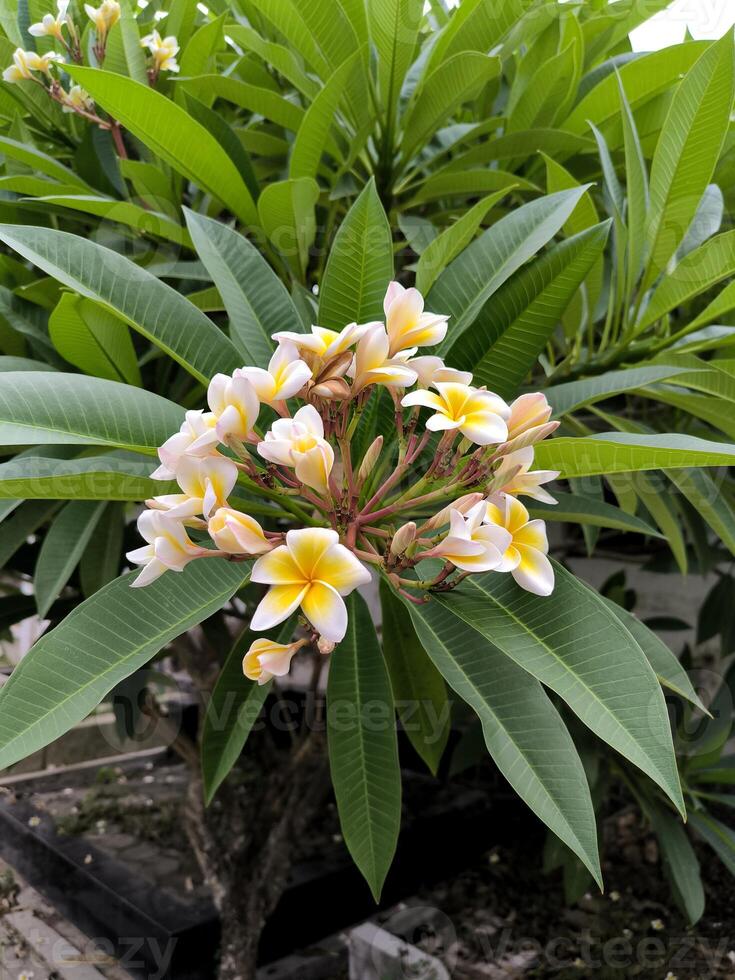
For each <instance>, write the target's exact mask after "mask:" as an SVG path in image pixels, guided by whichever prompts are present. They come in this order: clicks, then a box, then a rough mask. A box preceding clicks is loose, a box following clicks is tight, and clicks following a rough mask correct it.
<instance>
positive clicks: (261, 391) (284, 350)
mask: <svg viewBox="0 0 735 980" xmlns="http://www.w3.org/2000/svg"><path fill="white" fill-rule="evenodd" d="M235 377H243V378H247V380H248V381H249V382H250V384H251V385H252V386H253V388H254V389H255V393H256V395H257V396H258V398H259V399H260V400H261V402H265V404H266V405H272V404H273V403H274V402H277V401H284V400H285V399H287V398H293V396H294V395H297V394H298V393H299V392H300V391H301V389H302V388H303V387H304V385H305V384H306V382H307V381H310V380H311V368H310V367H309V365H308V364H307V363H306V362H305V361H302V360H301V359H300V358H299V351H298V348H297V346H296V344H293V343H291V342H290V341H288V340H287V341H283V343H281V344H279V345H278V347H277V348H276V351H275V353H274V354H273V356H272V357H271V359H270V362H269V364H268V369H267V370H266V369H265V368H259V367H244V368H239V369H238V370H237V371H235Z"/></svg>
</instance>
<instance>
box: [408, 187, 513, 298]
mask: <svg viewBox="0 0 735 980" xmlns="http://www.w3.org/2000/svg"><path fill="white" fill-rule="evenodd" d="M510 190H512V188H510V187H509V188H507V189H503V190H500V191H496V193H495V194H488V196H487V197H484V198H483V199H482V200H481V201H478V202H477V204H475V205H473V206H472V207H471V208H470V209H469V211H467V212H466V214H463V215H462V216H461V217H460V218H458V219H457V221H455V223H454V224H453V225H450V226H449V227H448V228H445V229H444V231H443V232H441V234H439V235H437V237H436V238H434V239H433V240H432V241H431V242H430V243H429V244H428V246H427V247H426V249H425V250H424V251H423V253H422V254H421V258H420V259H419V261H418V265H417V266H416V289H418V290H419V292H420V293H424V294H426V293H428V292H429V290H430V289H431V287H432V286H433V284H434V282H435V281H436V278H437V276H438V275H439V274H440V273H441V272H443V271H444V269H445V268H446V267H447V266H448V265H449V263H450V262H451V261H452V259H455V258H456V257H457V256H458V255H459V253H460V252H461V251H462V249H464V248H466V247H467V246H468V245H469V243H470V242H471V241H472V239H473V238H474V237H475V234H476V233H477V229H478V228H479V227H480V225H481V224H482V222H483V219H484V218H485V215H486V214H487V213H488V211H489V210H490V209H491V208H492V207H493V206H494V205H495V204H497V203H498V201H500V200H502V199H503V198H504V197H505V195H506V194H507V193H508V191H510Z"/></svg>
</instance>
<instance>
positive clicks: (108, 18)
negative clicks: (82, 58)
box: [84, 0, 120, 41]
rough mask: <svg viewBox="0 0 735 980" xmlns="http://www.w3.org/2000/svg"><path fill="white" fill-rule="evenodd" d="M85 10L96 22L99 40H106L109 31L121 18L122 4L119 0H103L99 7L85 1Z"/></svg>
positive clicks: (95, 27) (95, 26) (93, 21)
mask: <svg viewBox="0 0 735 980" xmlns="http://www.w3.org/2000/svg"><path fill="white" fill-rule="evenodd" d="M84 12H85V13H86V15H87V17H89V19H90V20H91V21H92V23H93V24H94V29H95V31H96V32H97V40H98V41H104V39H105V38H106V37H107V35H108V33H109V32H110V31H111V30H112V28H113V27H114V26H115V24H117V22H118V21H119V20H120V4H119V3H117V0H102V3H101V4H100V5H99V7H93V6H92V5H91V4H90V3H85V4H84Z"/></svg>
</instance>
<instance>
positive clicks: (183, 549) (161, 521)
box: [126, 510, 211, 588]
mask: <svg viewBox="0 0 735 980" xmlns="http://www.w3.org/2000/svg"><path fill="white" fill-rule="evenodd" d="M138 533H139V534H140V536H141V537H142V538H143V540H144V541H147V542H148V543H147V544H146V545H144V546H143V547H142V548H136V549H135V551H129V552H128V553H127V555H126V557H127V559H128V561H130V562H132V563H133V564H134V565H143V566H145V567H144V568H143V570H142V572H141V573H140V575H138V577H137V578H136V580H135V581H134V582H133V583H132V585H133V586H134V587H135V588H140V586H143V585H148V584H149V583H151V582H153V581H154V579H157V578H158V577H159V576H161V575H163V573H164V572H165V571H167V570H169V569H170V570H171V571H172V572H181V571H183V570H184V568H185V567H186V566H187V565H188V564H189V562H190V561H192V560H193V559H194V558H201V557H202V556H203V555H207V554H211V552H209V551H208V550H207V548H200V547H199V546H198V545H195V544H194V542H193V541H191V540H190V538H189V535H188V534H187V533H186V529H185V528H184V526H183V524H182V523H181V521H178V520H176V519H175V518H173V517H171V515H170V514H164V513H162V512H161V511H156V510H146V511H143V513H142V514H141V515H140V517H139V518H138Z"/></svg>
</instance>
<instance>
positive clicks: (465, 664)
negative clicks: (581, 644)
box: [407, 599, 602, 883]
mask: <svg viewBox="0 0 735 980" xmlns="http://www.w3.org/2000/svg"><path fill="white" fill-rule="evenodd" d="M407 605H408V604H407ZM409 611H410V614H411V619H412V620H413V624H414V626H415V628H416V633H417V635H418V637H419V640H420V641H421V643H422V645H423V647H424V649H425V650H426V652H427V653H428V654H429V656H430V657H431V659H432V660H433V661H434V663H435V664H436V666H437V668H438V669H439V671H440V672H441V673H442V674H443V675H444V679H445V680H446V682H447V683H448V684H449V686H450V687H451V688H453V690H455V691H456V692H457V694H459V695H460V697H462V698H463V699H464V700H465V701H466V702H467V703H468V704H469V705H470V707H471V708H473V710H474V711H475V712H476V713H477V715H478V717H479V718H480V721H481V722H482V729H483V735H484V737H485V744H486V745H487V749H488V752H489V753H490V754H491V756H492V757H493V759H494V760H495V763H496V765H497V766H498V768H499V769H500V771H501V772H502V773H503V775H504V776H505V778H506V779H507V780H508V782H509V783H510V784H511V786H512V787H513V788H514V789H515V791H516V792H517V793H518V795H519V796H520V797H521V798H522V799H523V800H524V802H525V803H526V804H527V805H528V806H529V807H530V808H531V810H533V812H534V813H535V814H536V815H537V816H538V817H539V819H541V820H543V821H544V823H545V824H546V825H547V826H548V827H550V828H551V830H553V832H554V833H555V834H556V835H557V836H558V837H560V838H561V839H562V840H563V841H564V843H565V844H567V846H568V847H570V848H571V849H572V850H573V851H574V853H575V854H577V855H578V856H579V858H580V859H581V860H582V861H583V862H584V863H585V865H586V866H587V867H588V868H589V870H590V871H591V872H592V874H593V875H594V876H595V879H596V881H597V882H598V883H601V880H602V875H601V871H600V861H599V856H598V851H597V834H596V830H595V815H594V810H593V808H592V800H591V798H590V791H589V786H588V784H587V778H586V776H585V774H584V769H583V767H582V763H581V761H580V759H579V756H578V755H577V751H576V749H575V747H574V743H573V742H572V739H571V736H570V735H569V732H568V731H567V729H566V727H565V726H564V723H563V722H562V720H561V718H560V716H559V714H558V712H557V711H556V709H555V708H554V706H553V704H552V703H551V701H550V700H549V698H548V697H547V696H546V694H545V693H544V690H543V688H542V687H541V685H540V684H539V682H538V681H537V680H536V679H535V678H533V677H532V676H531V675H530V674H529V673H528V672H527V671H525V670H523V669H522V668H521V667H518V666H517V665H516V664H515V663H514V662H513V661H512V660H511V659H510V658H509V657H506V656H505V655H504V654H503V653H501V652H500V651H499V650H498V649H497V647H495V646H494V645H493V644H491V643H488V642H487V641H485V639H484V637H482V636H481V635H480V634H479V633H478V632H477V631H476V630H474V629H472V628H471V627H469V626H468V625H467V624H466V623H464V622H463V621H462V620H461V619H459V618H458V617H457V616H456V615H455V614H454V613H453V612H452V610H451V609H450V608H448V607H447V606H445V605H443V604H442V603H439V602H436V601H434V599H432V600H431V601H430V602H429V603H427V604H426V605H422V606H416V605H414V604H413V603H411V605H410V607H409Z"/></svg>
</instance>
